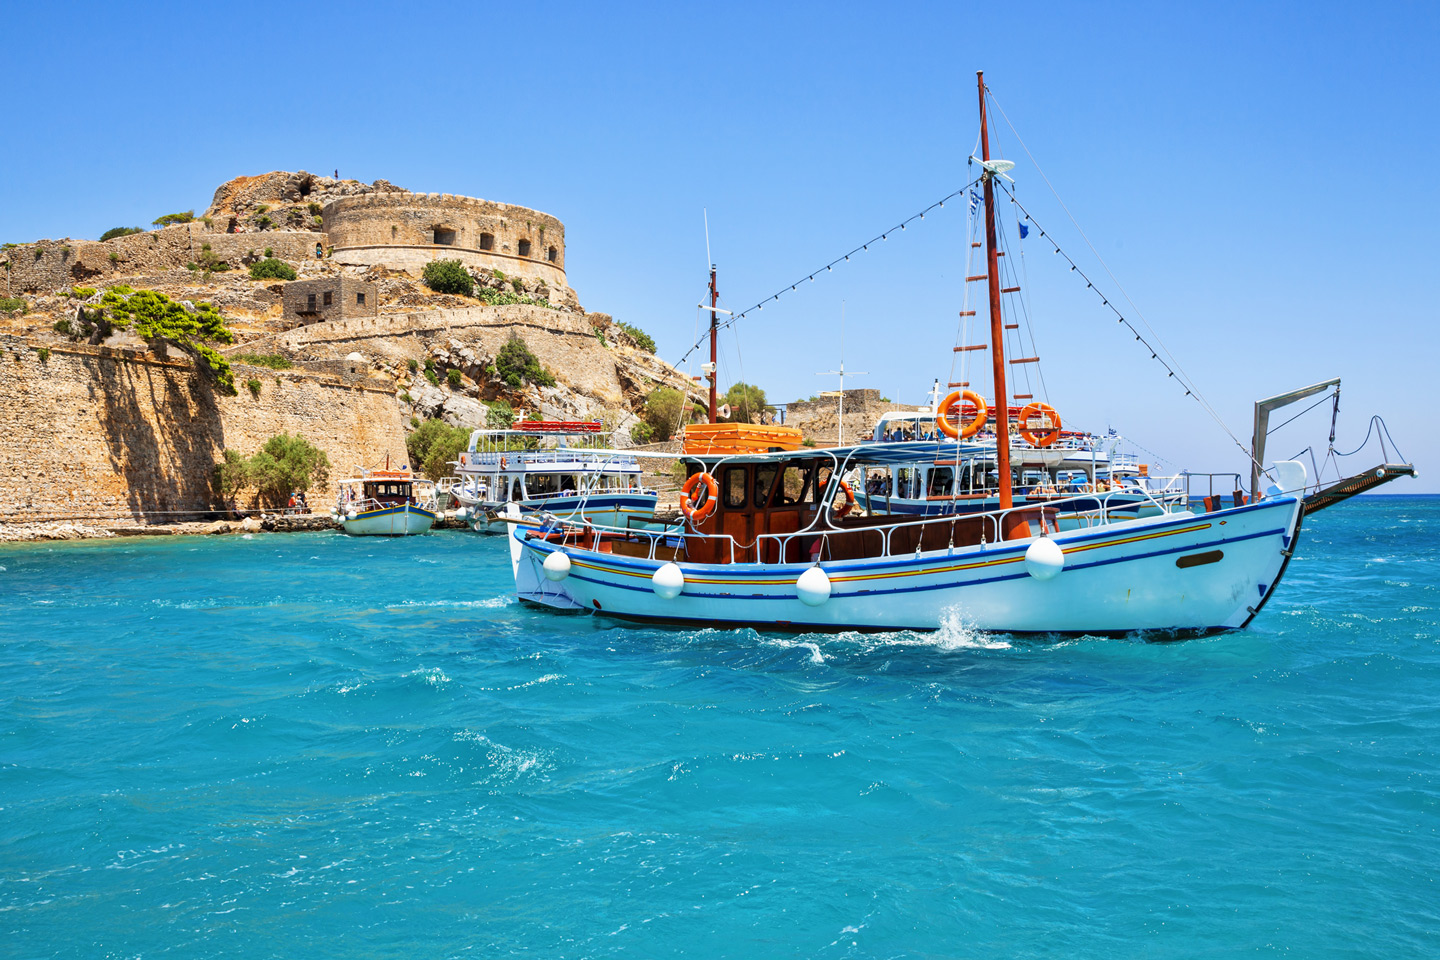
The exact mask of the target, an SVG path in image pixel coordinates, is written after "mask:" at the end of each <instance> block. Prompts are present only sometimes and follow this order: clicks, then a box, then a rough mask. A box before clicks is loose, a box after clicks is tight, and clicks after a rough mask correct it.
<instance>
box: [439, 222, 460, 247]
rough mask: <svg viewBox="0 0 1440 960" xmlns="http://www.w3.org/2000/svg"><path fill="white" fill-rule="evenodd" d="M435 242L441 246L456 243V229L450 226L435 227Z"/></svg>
mask: <svg viewBox="0 0 1440 960" xmlns="http://www.w3.org/2000/svg"><path fill="white" fill-rule="evenodd" d="M435 242H436V243H437V244H439V245H441V246H445V247H451V246H454V245H455V231H454V230H451V229H450V228H449V227H436V228H435Z"/></svg>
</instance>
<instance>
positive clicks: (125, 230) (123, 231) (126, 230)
mask: <svg viewBox="0 0 1440 960" xmlns="http://www.w3.org/2000/svg"><path fill="white" fill-rule="evenodd" d="M144 232H145V231H144V230H141V229H140V228H139V227H111V228H110V229H109V230H106V231H105V232H104V233H102V234H100V242H101V243H104V242H105V241H106V240H114V239H115V238H116V237H128V236H130V234H132V233H144Z"/></svg>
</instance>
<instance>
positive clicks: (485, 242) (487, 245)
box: [480, 233, 495, 250]
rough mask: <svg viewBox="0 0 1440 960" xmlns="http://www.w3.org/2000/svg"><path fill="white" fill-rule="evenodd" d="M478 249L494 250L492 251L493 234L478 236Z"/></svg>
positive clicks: (493, 244) (493, 246) (493, 243)
mask: <svg viewBox="0 0 1440 960" xmlns="http://www.w3.org/2000/svg"><path fill="white" fill-rule="evenodd" d="M480 249H481V250H494V249H495V234H493V233H482V234H480Z"/></svg>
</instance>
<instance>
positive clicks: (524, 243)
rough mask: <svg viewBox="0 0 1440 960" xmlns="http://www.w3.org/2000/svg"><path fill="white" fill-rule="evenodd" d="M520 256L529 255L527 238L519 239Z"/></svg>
mask: <svg viewBox="0 0 1440 960" xmlns="http://www.w3.org/2000/svg"><path fill="white" fill-rule="evenodd" d="M520 256H522V257H528V256H530V241H529V240H521V241H520Z"/></svg>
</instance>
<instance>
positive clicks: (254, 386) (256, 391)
mask: <svg viewBox="0 0 1440 960" xmlns="http://www.w3.org/2000/svg"><path fill="white" fill-rule="evenodd" d="M245 386H247V387H249V388H250V396H252V397H254V398H255V399H257V400H258V399H260V381H259V380H256V379H255V378H254V377H251V378H250V379H249V380H246V381H245Z"/></svg>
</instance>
